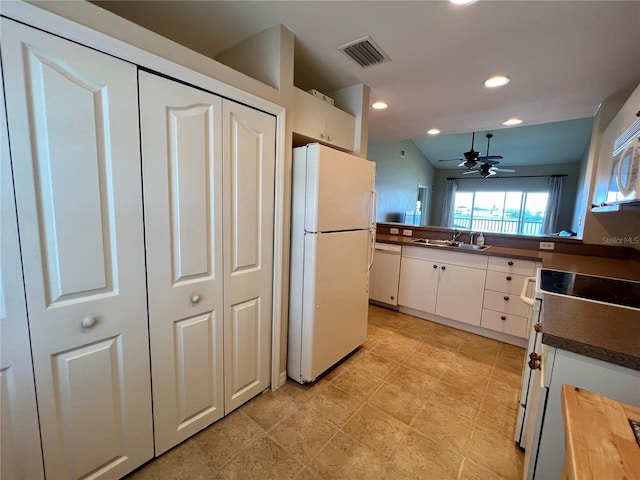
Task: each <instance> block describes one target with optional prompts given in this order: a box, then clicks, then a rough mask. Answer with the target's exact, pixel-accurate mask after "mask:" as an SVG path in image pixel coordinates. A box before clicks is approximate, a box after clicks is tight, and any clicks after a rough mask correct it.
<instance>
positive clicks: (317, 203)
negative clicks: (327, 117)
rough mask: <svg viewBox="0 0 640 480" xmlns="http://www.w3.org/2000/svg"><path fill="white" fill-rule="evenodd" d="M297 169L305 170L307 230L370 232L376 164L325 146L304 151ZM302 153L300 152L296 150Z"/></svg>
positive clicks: (312, 147)
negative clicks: (367, 230)
mask: <svg viewBox="0 0 640 480" xmlns="http://www.w3.org/2000/svg"><path fill="white" fill-rule="evenodd" d="M301 148H302V149H305V150H306V158H304V155H302V154H297V155H295V156H294V169H296V168H304V169H305V170H306V172H305V184H306V197H305V199H304V200H302V199H298V198H294V201H304V202H305V213H304V229H305V231H307V232H332V231H341V230H356V229H369V228H371V227H372V225H373V224H374V223H375V219H374V218H373V210H374V207H373V204H374V201H375V197H374V195H375V194H374V185H375V163H373V162H370V161H368V160H365V159H362V158H359V157H355V156H353V155H349V154H348V153H344V152H340V151H338V150H334V149H332V148H329V147H325V146H323V145H318V144H311V145H307V146H306V147H301ZM296 150H300V149H296Z"/></svg>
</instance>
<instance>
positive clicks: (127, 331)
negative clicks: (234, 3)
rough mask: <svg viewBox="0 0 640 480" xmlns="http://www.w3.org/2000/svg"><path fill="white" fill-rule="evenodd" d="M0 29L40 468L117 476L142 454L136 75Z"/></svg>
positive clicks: (143, 338) (147, 418) (39, 36)
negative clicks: (34, 385) (39, 438)
mask: <svg viewBox="0 0 640 480" xmlns="http://www.w3.org/2000/svg"><path fill="white" fill-rule="evenodd" d="M1 28H2V62H3V65H4V67H5V71H4V74H5V77H4V80H5V88H6V97H7V115H8V119H9V122H8V124H9V136H10V141H11V160H12V164H13V169H14V180H15V189H16V203H17V213H18V220H19V227H20V242H21V247H22V254H23V255H22V261H23V266H24V280H25V287H26V288H25V290H26V300H27V309H28V314H29V325H30V333H31V349H32V355H33V364H34V365H33V366H34V371H35V384H36V391H37V402H38V413H39V420H40V432H41V439H42V448H43V454H44V467H45V474H46V477H47V478H54V479H57V478H65V479H76V478H87V477H91V478H107V477H108V478H116V477H121V476H123V475H124V474H126V473H128V472H129V471H131V470H133V469H134V468H136V467H137V466H139V465H141V464H142V463H144V462H146V461H147V460H149V459H150V458H152V457H153V434H152V419H151V384H150V377H149V367H150V365H149V351H148V341H149V340H148V330H147V299H146V297H147V295H146V286H145V262H144V241H143V225H142V191H141V190H142V189H141V182H140V147H139V136H138V92H137V81H136V75H137V72H136V67H135V66H134V65H132V64H130V63H127V62H124V61H122V60H119V59H116V58H114V57H110V56H108V55H104V54H102V53H99V52H96V51H95V50H91V49H88V48H85V47H82V46H80V45H77V44H75V43H72V42H69V41H66V40H63V39H60V38H58V37H54V36H51V35H48V34H46V33H43V32H41V31H39V30H36V29H32V28H29V27H26V26H23V25H20V24H17V23H14V22H12V21H9V20H5V19H2V27H1ZM3 429H4V424H3ZM33 458H37V455H34V457H33Z"/></svg>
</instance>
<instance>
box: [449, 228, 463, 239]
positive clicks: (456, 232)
mask: <svg viewBox="0 0 640 480" xmlns="http://www.w3.org/2000/svg"><path fill="white" fill-rule="evenodd" d="M461 234H462V232H459V231H458V230H454V231H453V236H452V237H451V241H452V242H455V241H456V240H458V237H459V236H460V235H461Z"/></svg>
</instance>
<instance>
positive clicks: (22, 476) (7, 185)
mask: <svg viewBox="0 0 640 480" xmlns="http://www.w3.org/2000/svg"><path fill="white" fill-rule="evenodd" d="M1 73H2V72H1V71H0V77H1ZM6 126H7V124H6V115H5V110H4V91H2V92H0V167H1V169H0V182H1V184H0V194H1V195H2V198H1V199H0V208H1V212H0V223H1V226H0V249H1V250H0V261H1V263H0V415H1V417H0V425H2V429H1V430H0V431H1V433H2V437H1V438H0V445H2V448H0V454H1V455H2V458H1V459H0V466H1V470H0V478H6V479H15V480H31V479H41V478H44V472H43V470H42V449H41V448H40V431H39V429H38V428H39V427H38V412H37V410H36V392H35V387H34V383H33V365H32V363H31V345H30V343H29V327H28V324H27V308H26V305H25V302H24V284H23V282H22V263H21V261H20V245H19V240H18V222H17V219H16V204H15V202H14V196H13V178H12V175H11V159H10V154H9V138H8V136H7V129H6Z"/></svg>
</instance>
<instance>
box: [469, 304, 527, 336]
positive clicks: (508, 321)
mask: <svg viewBox="0 0 640 480" xmlns="http://www.w3.org/2000/svg"><path fill="white" fill-rule="evenodd" d="M527 323H528V319H527V318H526V317H520V316H518V315H510V314H508V313H501V312H494V311H493V310H487V309H486V308H485V309H483V310H482V318H481V319H480V326H481V327H484V328H488V329H490V330H495V331H496V332H502V333H506V334H509V335H513V336H515V337H521V338H527V331H528V330H527Z"/></svg>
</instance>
